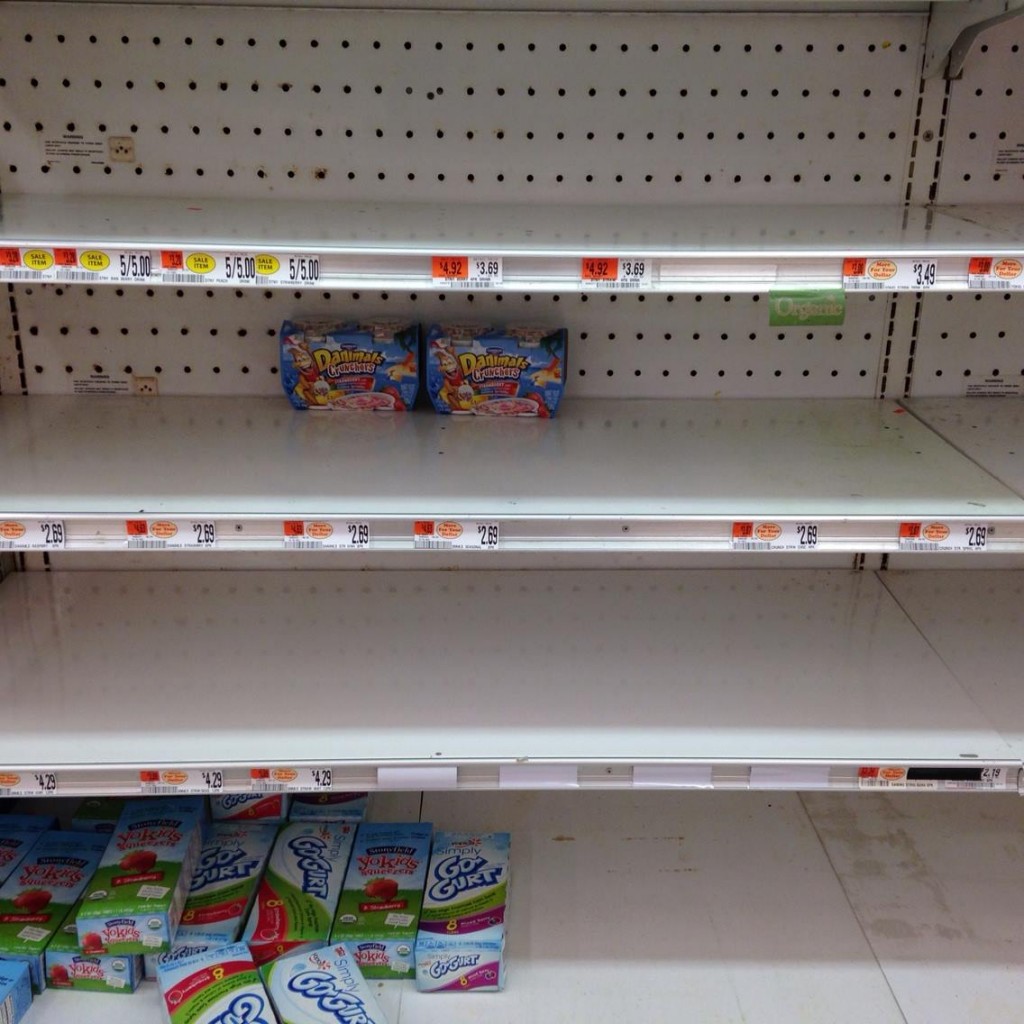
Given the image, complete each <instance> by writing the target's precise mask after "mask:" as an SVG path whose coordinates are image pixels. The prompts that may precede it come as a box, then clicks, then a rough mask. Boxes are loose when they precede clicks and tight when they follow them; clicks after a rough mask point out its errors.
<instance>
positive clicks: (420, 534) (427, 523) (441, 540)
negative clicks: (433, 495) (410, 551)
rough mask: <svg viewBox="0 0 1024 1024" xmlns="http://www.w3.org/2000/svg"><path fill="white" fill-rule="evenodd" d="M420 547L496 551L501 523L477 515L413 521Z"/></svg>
mask: <svg viewBox="0 0 1024 1024" xmlns="http://www.w3.org/2000/svg"><path fill="white" fill-rule="evenodd" d="M412 539H413V547H415V548H416V550H417V551H497V550H498V544H499V540H500V536H499V529H498V524H497V523H496V522H493V521H488V522H484V521H482V520H476V519H439V520H434V519H420V520H417V521H416V522H415V523H413V530H412Z"/></svg>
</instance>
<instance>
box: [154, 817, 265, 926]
mask: <svg viewBox="0 0 1024 1024" xmlns="http://www.w3.org/2000/svg"><path fill="white" fill-rule="evenodd" d="M276 836H277V825H275V824H274V823H273V822H270V823H267V824H257V823H249V822H234V821H221V822H216V823H215V824H213V825H211V826H210V828H209V830H208V831H207V835H206V840H205V842H204V843H203V848H202V851H201V852H200V854H199V861H198V863H197V864H196V869H195V871H194V872H193V873H192V881H191V882H190V883H189V891H188V899H187V900H186V901H185V910H184V912H183V913H182V915H181V923H180V924H179V925H178V931H177V933H176V934H175V936H174V944H175V945H176V946H177V945H182V944H190V943H207V944H209V945H211V946H217V945H227V944H228V943H231V942H237V941H238V938H239V936H240V935H241V932H242V928H243V927H244V926H245V922H246V919H247V918H248V916H249V911H250V910H251V909H252V903H253V900H254V899H255V897H256V890H257V889H258V888H259V884H260V879H261V878H262V877H263V870H264V868H266V866H267V859H268V858H269V857H270V850H271V848H272V847H273V845H274V839H275V837H276Z"/></svg>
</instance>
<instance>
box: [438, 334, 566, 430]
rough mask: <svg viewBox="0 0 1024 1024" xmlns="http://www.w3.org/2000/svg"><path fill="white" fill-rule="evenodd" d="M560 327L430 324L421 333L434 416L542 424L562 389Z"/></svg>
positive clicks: (563, 343) (552, 411) (563, 355)
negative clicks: (507, 418)
mask: <svg viewBox="0 0 1024 1024" xmlns="http://www.w3.org/2000/svg"><path fill="white" fill-rule="evenodd" d="M567 345H568V334H567V332H566V330H565V328H564V327H557V328H548V327H507V328H499V327H481V326H479V325H474V324H434V325H433V326H432V327H431V328H430V329H429V331H428V332H427V340H426V346H425V353H424V366H425V372H426V381H427V393H428V394H429V395H430V400H431V402H433V403H434V408H435V409H436V410H437V411H438V412H440V413H451V414H453V415H457V416H458V415H463V416H532V417H541V418H548V417H550V416H554V415H555V412H556V411H557V410H558V403H559V402H560V401H561V399H562V392H563V390H564V389H565V370H566V348H567Z"/></svg>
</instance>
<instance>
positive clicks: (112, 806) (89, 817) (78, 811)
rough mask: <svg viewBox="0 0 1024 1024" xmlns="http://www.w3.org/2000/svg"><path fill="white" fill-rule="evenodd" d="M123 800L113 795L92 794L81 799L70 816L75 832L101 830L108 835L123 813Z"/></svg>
mask: <svg viewBox="0 0 1024 1024" xmlns="http://www.w3.org/2000/svg"><path fill="white" fill-rule="evenodd" d="M124 805H125V801H124V800H121V799H118V798H117V797H113V796H94V797H89V798H88V799H87V800H83V801H82V802H81V803H80V804H79V805H78V807H76V808H75V813H74V814H73V815H72V816H71V827H72V828H73V829H74V830H75V831H76V832H103V833H105V834H106V835H110V834H111V833H112V832H113V831H114V828H115V826H116V825H117V822H118V819H119V818H120V817H121V815H122V814H123V813H124Z"/></svg>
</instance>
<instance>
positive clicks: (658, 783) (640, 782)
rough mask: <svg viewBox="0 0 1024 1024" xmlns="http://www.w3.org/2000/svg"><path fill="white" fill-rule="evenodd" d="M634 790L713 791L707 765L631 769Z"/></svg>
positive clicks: (657, 766)
mask: <svg viewBox="0 0 1024 1024" xmlns="http://www.w3.org/2000/svg"><path fill="white" fill-rule="evenodd" d="M633 788H634V789H714V788H715V784H714V782H712V780H711V765H709V764H676V765H660V764H654V765H646V764H638V765H636V766H635V767H634V768H633Z"/></svg>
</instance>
